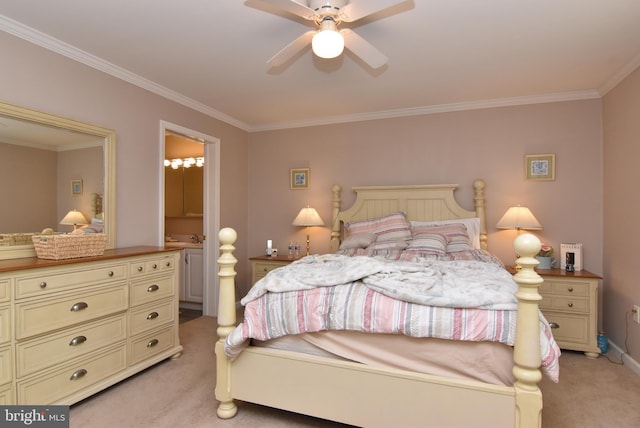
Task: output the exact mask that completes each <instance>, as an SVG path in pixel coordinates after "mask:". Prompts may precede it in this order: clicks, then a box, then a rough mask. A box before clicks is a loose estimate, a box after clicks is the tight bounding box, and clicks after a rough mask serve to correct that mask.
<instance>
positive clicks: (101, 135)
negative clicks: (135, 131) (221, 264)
mask: <svg viewBox="0 0 640 428" xmlns="http://www.w3.org/2000/svg"><path fill="white" fill-rule="evenodd" d="M115 146H116V139H115V131H113V130H111V129H107V128H103V127H100V126H96V125H92V124H88V123H84V122H80V121H77V120H74V119H69V118H66V117H62V116H57V115H54V114H49V113H44V112H41V111H37V110H33V109H30V108H25V107H21V106H16V105H13V104H8V103H4V102H0V154H1V155H0V178H1V179H0V201H1V202H0V203H1V205H2V212H1V213H0V236H2V237H3V239H2V240H0V260H2V259H13V258H22V257H33V256H35V250H34V248H33V244H32V243H30V242H27V241H26V240H25V239H24V237H23V236H20V234H32V233H39V232H42V230H43V229H44V228H52V229H54V230H55V231H69V230H67V229H68V228H69V226H61V225H60V224H59V223H60V220H61V219H62V218H63V216H64V214H65V213H67V212H68V211H70V210H74V209H78V210H80V211H82V212H83V214H84V216H85V217H86V219H87V221H88V222H91V221H93V220H92V218H96V219H97V220H95V221H96V222H99V221H100V220H101V221H102V224H103V225H104V230H103V231H104V233H105V234H106V235H107V248H114V247H115V223H116V218H115V212H116V210H115V175H116V170H115V159H116V158H115V150H116V147H115ZM12 156H15V158H12ZM88 156H91V158H89V157H88ZM100 156H101V158H100ZM83 159H86V163H85V161H84V160H83ZM89 164H91V165H97V168H90V167H89V166H88V165H89ZM89 169H90V170H91V171H90V172H86V171H87V170H89ZM83 170H84V171H85V173H84V174H85V175H86V177H83V176H82V175H83V173H82V171H83ZM96 171H98V172H96ZM99 171H102V172H103V174H102V176H100V172H99ZM91 175H96V176H95V177H92V176H91ZM70 178H71V179H70ZM83 179H84V181H83ZM37 183H41V185H38V184H37ZM45 187H46V190H45V189H43V188H45ZM96 195H99V196H96ZM96 201H98V202H100V203H101V206H99V205H96ZM96 207H97V210H96ZM98 211H99V212H100V213H99V214H97V215H96V214H95V213H96V212H98ZM43 212H46V216H47V217H46V219H47V220H45V221H43V220H42V213H43ZM36 213H37V215H36ZM44 223H46V224H44ZM43 226H44V227H43ZM65 228H67V229H65ZM12 235H15V239H14V237H13V236H12Z"/></svg>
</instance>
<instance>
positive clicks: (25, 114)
mask: <svg viewBox="0 0 640 428" xmlns="http://www.w3.org/2000/svg"><path fill="white" fill-rule="evenodd" d="M0 115H2V116H9V117H12V118H16V119H22V120H26V121H30V122H34V123H39V124H42V125H48V126H53V127H56V128H62V129H67V130H69V131H75V132H81V133H84V134H89V135H94V136H96V137H101V138H104V146H103V155H104V156H103V157H104V159H103V161H104V175H105V177H104V190H103V192H104V193H103V196H102V204H103V211H104V233H105V234H106V235H107V247H106V248H115V246H116V132H115V131H114V130H112V129H108V128H103V127H101V126H97V125H92V124H89V123H84V122H80V121H77V120H74V119H69V118H67V117H64V116H58V115H55V114H51V113H45V112H42V111H38V110H34V109H31V108H27V107H21V106H18V105H14V104H9V103H5V102H2V101H0ZM19 232H20V231H17V232H16V233H19ZM25 232H28V231H25ZM35 256H36V252H35V249H34V248H33V245H15V246H4V247H2V246H0V260H4V259H16V258H23V257H35Z"/></svg>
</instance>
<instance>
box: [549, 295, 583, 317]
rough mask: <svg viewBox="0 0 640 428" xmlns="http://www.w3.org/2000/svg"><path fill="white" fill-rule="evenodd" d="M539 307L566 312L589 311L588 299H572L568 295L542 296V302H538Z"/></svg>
mask: <svg viewBox="0 0 640 428" xmlns="http://www.w3.org/2000/svg"><path fill="white" fill-rule="evenodd" d="M540 308H541V309H549V310H556V311H562V312H567V313H573V312H577V313H587V312H589V299H580V298H577V299H572V298H569V297H558V296H552V297H549V296H542V302H540Z"/></svg>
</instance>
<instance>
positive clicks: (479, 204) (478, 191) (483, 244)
mask: <svg viewBox="0 0 640 428" xmlns="http://www.w3.org/2000/svg"><path fill="white" fill-rule="evenodd" d="M484 186H485V184H484V180H474V182H473V191H474V192H473V202H474V206H475V209H476V215H477V216H478V218H480V248H482V249H483V250H487V249H488V248H489V244H488V243H487V214H486V210H485V206H484V201H485V199H484Z"/></svg>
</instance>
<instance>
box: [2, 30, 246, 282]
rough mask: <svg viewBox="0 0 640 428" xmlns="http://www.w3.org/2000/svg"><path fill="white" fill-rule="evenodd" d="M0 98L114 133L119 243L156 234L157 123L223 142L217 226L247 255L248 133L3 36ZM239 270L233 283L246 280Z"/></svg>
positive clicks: (146, 240) (154, 238)
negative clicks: (234, 236)
mask: <svg viewBox="0 0 640 428" xmlns="http://www.w3.org/2000/svg"><path fill="white" fill-rule="evenodd" d="M0 57H2V58H3V63H6V64H11V66H10V67H0V98H1V99H2V101H5V102H9V103H13V104H18V105H22V106H26V107H31V108H35V109H38V110H42V111H46V112H50V113H54V114H58V115H62V116H67V117H71V118H74V119H76V120H80V121H84V122H88V123H93V124H96V125H100V126H104V127H106V128H110V129H114V130H115V131H116V140H117V150H116V157H117V159H116V165H117V178H116V187H117V191H116V193H117V197H116V199H117V213H116V215H117V226H116V235H117V236H116V245H117V246H119V247H123V246H133V245H155V244H157V243H159V242H162V236H161V234H160V233H159V230H160V225H159V222H160V219H161V218H162V213H159V208H158V207H159V200H160V199H159V198H160V194H161V193H160V184H159V183H160V177H161V175H160V174H161V171H162V168H163V166H162V165H161V164H160V159H161V158H162V155H161V154H160V146H161V145H160V136H159V135H158V134H159V129H160V125H159V124H160V121H161V120H165V121H168V122H171V123H174V124H177V125H179V126H183V127H186V128H189V129H193V130H196V131H198V132H201V133H203V134H207V135H211V136H214V137H217V138H219V139H220V140H221V146H220V152H221V155H220V156H221V159H222V165H221V171H220V177H221V179H220V180H221V182H220V188H221V192H220V224H221V225H222V226H232V227H234V228H236V229H237V230H238V233H239V236H240V241H239V242H238V243H237V245H236V247H237V248H238V250H237V254H238V257H239V258H240V259H245V258H246V245H245V242H246V241H243V240H245V239H246V236H247V228H246V225H247V200H248V198H247V132H246V131H243V130H241V129H238V128H236V127H234V126H231V125H228V124H226V123H223V122H220V121H218V120H216V119H212V118H211V117H209V116H207V115H204V114H202V113H199V112H196V111H194V110H192V109H190V108H188V107H185V106H182V105H180V104H177V103H175V102H173V101H170V100H168V99H166V98H163V97H161V96H158V95H155V94H152V93H150V92H148V91H146V90H144V89H141V88H139V87H137V86H134V85H131V84H129V83H126V82H124V81H122V80H119V79H117V78H115V77H111V76H109V75H106V74H104V73H102V72H100V71H97V70H95V69H93V68H90V67H88V66H85V65H82V64H80V63H78V62H76V61H73V60H71V59H68V58H65V57H62V56H60V55H58V54H56V53H53V52H51V51H48V50H46V49H43V48H40V47H38V46H36V45H33V44H31V43H28V42H25V41H23V40H20V39H18V38H15V37H13V36H11V35H9V34H7V33H2V32H0ZM244 275H245V272H244V271H241V272H240V274H239V276H238V278H239V280H243V278H244Z"/></svg>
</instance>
